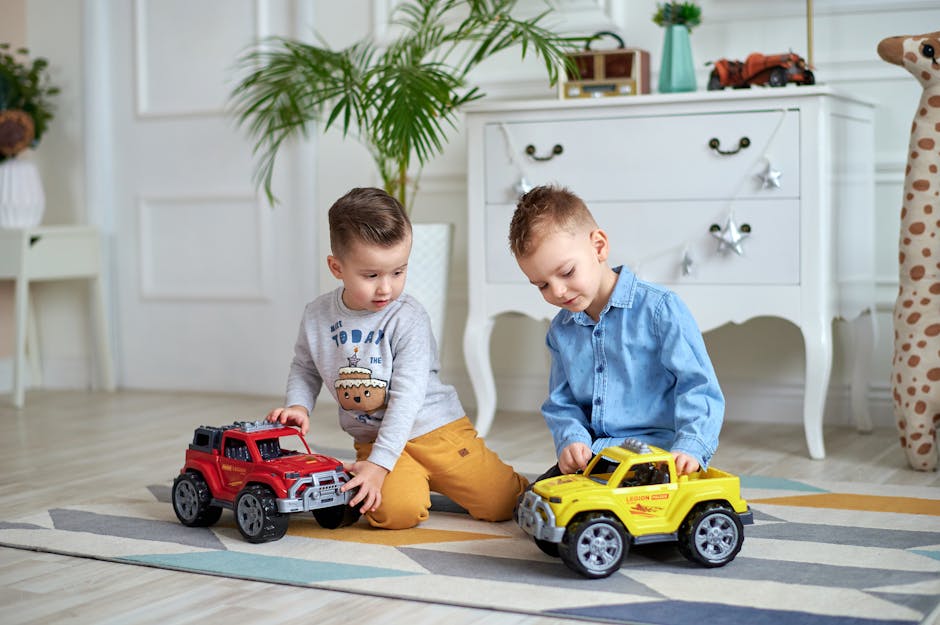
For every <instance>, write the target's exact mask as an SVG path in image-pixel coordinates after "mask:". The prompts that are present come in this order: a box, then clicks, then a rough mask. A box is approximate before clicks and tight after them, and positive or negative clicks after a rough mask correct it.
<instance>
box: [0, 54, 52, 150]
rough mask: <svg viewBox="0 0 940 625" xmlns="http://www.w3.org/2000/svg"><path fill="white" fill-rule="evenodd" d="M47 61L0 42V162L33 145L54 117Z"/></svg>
mask: <svg viewBox="0 0 940 625" xmlns="http://www.w3.org/2000/svg"><path fill="white" fill-rule="evenodd" d="M48 69H49V62H48V61H47V60H46V59H44V58H42V57H36V58H34V59H32V61H30V59H29V50H27V49H26V48H19V49H16V50H12V49H11V46H10V44H8V43H0V161H3V160H5V159H7V158H12V157H13V156H15V155H16V154H17V153H18V152H19V151H21V150H23V149H26V148H27V147H33V146H36V145H37V144H38V143H39V140H40V139H41V138H42V136H43V134H45V132H46V129H47V128H48V127H49V122H50V121H51V120H52V117H53V107H52V97H53V96H55V95H56V94H58V93H59V89H58V87H55V86H52V85H51V84H50V78H49V72H48Z"/></svg>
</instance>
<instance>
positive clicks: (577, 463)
mask: <svg viewBox="0 0 940 625" xmlns="http://www.w3.org/2000/svg"><path fill="white" fill-rule="evenodd" d="M593 457H594V452H592V451H591V448H590V447H588V446H587V445H585V444H584V443H571V444H570V445H568V446H567V447H565V448H564V449H563V450H562V451H561V455H560V456H558V468H559V469H561V472H562V473H565V474H568V473H577V472H578V471H580V470H582V469H583V468H584V467H586V466H587V463H588V462H590V461H591V458H593Z"/></svg>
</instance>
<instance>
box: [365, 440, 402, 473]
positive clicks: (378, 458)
mask: <svg viewBox="0 0 940 625" xmlns="http://www.w3.org/2000/svg"><path fill="white" fill-rule="evenodd" d="M366 460H368V461H369V462H371V463H372V464H377V465H379V466H380V467H382V468H383V469H385V470H386V471H389V472H391V470H392V469H393V468H395V463H396V462H398V456H397V455H396V454H395V453H393V452H391V451H389V450H387V449H381V448H379V447H376V446H374V445H373V447H372V453H370V454H369V457H368V458H366Z"/></svg>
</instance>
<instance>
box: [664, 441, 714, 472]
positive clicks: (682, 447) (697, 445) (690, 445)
mask: <svg viewBox="0 0 940 625" xmlns="http://www.w3.org/2000/svg"><path fill="white" fill-rule="evenodd" d="M670 451H673V452H675V451H681V452H682V453H684V454H688V455H690V456H692V457H693V458H695V459H696V460H697V461H698V463H699V466H700V467H701V468H702V470H705V469H707V468H708V461H709V460H711V459H712V455H713V454H714V453H715V451H714V450H713V449H709V448H708V446H707V445H705V443H703V442H702V441H701V440H700V439H698V438H695V437H690V436H680V437H678V438H676V441H675V442H674V443H673V444H672V449H670Z"/></svg>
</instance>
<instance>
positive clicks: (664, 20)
mask: <svg viewBox="0 0 940 625" xmlns="http://www.w3.org/2000/svg"><path fill="white" fill-rule="evenodd" d="M653 21H654V22H656V24H657V25H659V26H663V27H665V26H672V25H674V24H681V25H683V26H685V27H686V28H688V29H689V32H692V29H693V28H695V27H696V26H698V25H699V24H701V23H702V8H701V7H700V6H698V5H697V4H695V3H694V2H657V3H656V13H654V14H653Z"/></svg>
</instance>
